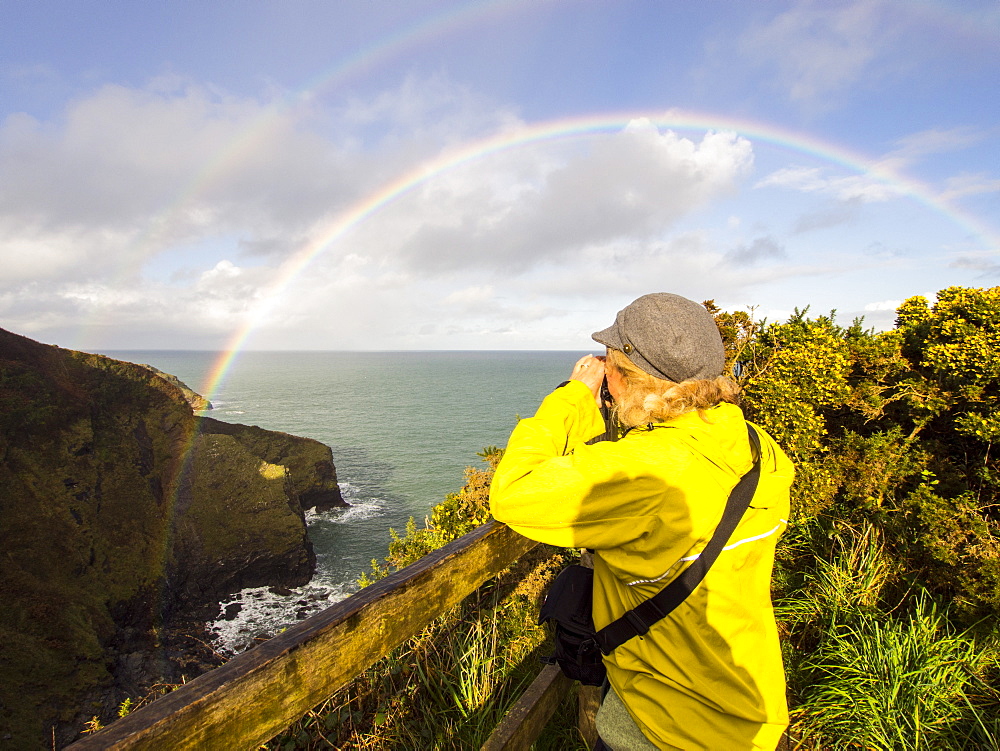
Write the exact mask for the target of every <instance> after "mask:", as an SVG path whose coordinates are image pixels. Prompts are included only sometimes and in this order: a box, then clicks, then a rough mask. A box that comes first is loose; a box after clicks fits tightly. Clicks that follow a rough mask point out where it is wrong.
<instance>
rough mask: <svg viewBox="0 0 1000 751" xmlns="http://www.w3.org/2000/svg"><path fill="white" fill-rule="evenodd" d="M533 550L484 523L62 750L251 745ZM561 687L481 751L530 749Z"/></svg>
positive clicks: (545, 681) (543, 680)
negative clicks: (486, 750)
mask: <svg viewBox="0 0 1000 751" xmlns="http://www.w3.org/2000/svg"><path fill="white" fill-rule="evenodd" d="M536 544H537V543H535V542H533V541H531V540H528V539H527V538H525V537H522V536H521V535H519V534H517V533H516V532H513V531H512V530H510V529H509V528H508V527H506V526H504V525H502V524H498V523H496V522H490V523H489V524H485V525H483V526H482V527H479V528H478V529H476V530H473V531H472V532H470V533H469V534H467V535H465V536H464V537H462V538H461V539H458V540H455V541H454V542H452V543H449V544H448V545H446V546H445V547H443V548H441V549H439V550H436V551H434V552H433V553H431V554H429V555H427V556H425V557H424V558H422V559H420V560H419V561H417V562H416V563H414V564H412V565H410V566H407V567H406V568H404V569H402V570H400V571H397V572H395V573H393V574H390V575H389V576H388V577H386V578H384V579H382V580H380V581H378V582H376V583H375V584H372V585H371V586H369V587H365V588H364V589H362V590H361V591H360V592H358V593H357V594H355V595H353V596H351V597H349V598H347V599H346V600H343V601H342V602H339V603H337V604H336V605H333V606H331V607H329V608H327V609H326V610H324V611H322V612H321V613H317V614H316V615H314V616H312V617H310V618H307V619H306V620H304V621H301V622H300V623H298V624H296V625H295V626H292V627H290V628H289V629H287V630H286V631H284V632H283V633H281V634H279V635H278V636H275V637H274V638H272V639H270V640H268V641H266V642H263V643H261V644H259V645H258V646H256V647H255V648H253V649H251V650H249V651H248V652H244V653H243V654H241V655H239V656H237V657H235V658H233V659H232V660H230V661H229V662H227V663H225V664H224V665H222V666H220V667H218V668H216V669H215V670H212V671H209V672H208V673H205V674H203V675H201V676H199V677H198V678H196V679H194V680H193V681H191V682H189V683H187V684H185V685H183V686H181V687H180V688H178V689H177V690H175V691H173V692H171V693H169V694H167V695H165V696H163V697H161V698H159V699H157V700H156V701H154V702H152V703H151V704H149V705H147V706H145V707H143V708H141V709H138V710H136V711H134V712H132V713H130V714H128V715H126V716H125V717H123V718H122V719H120V720H117V721H116V722H114V723H112V724H111V725H109V726H108V727H107V728H105V729H104V730H101V731H100V732H98V733H95V734H93V735H89V736H87V737H85V738H83V739H81V740H79V741H77V742H75V743H73V744H72V745H70V746H68V747H67V749H70V750H71V751H91V750H92V749H160V750H163V749H170V750H171V751H173V750H174V749H200V750H205V749H209V750H211V749H220V750H221V749H226V750H227V751H229V750H230V749H254V748H257V747H258V746H260V744H262V743H264V742H265V741H267V740H269V739H270V738H272V737H274V736H275V735H277V734H278V733H280V732H281V731H282V730H284V729H285V728H287V727H288V726H289V725H290V724H292V723H293V722H295V721H296V720H298V719H299V718H300V717H302V716H303V715H304V714H305V713H306V712H308V711H309V710H310V709H312V708H313V707H315V706H316V705H317V704H319V703H321V702H322V701H323V700H325V699H327V698H329V697H330V696H331V695H332V694H333V693H334V692H335V691H336V690H337V689H339V688H340V687H342V686H344V685H345V684H347V683H348V682H349V681H350V680H351V679H352V678H354V677H355V676H356V675H358V674H359V673H361V672H362V671H363V670H365V669H366V668H368V667H369V666H371V665H372V664H374V663H375V662H377V661H378V660H379V659H381V658H382V657H384V656H385V655H386V654H388V653H389V652H390V651H391V650H392V649H393V648H395V647H397V646H398V645H400V644H402V643H403V642H404V641H406V640H407V639H408V638H410V637H411V636H413V635H414V634H416V633H418V632H419V631H420V630H421V629H423V627H424V626H426V625H427V624H428V623H430V622H431V621H432V620H434V618H436V617H437V616H439V615H440V614H441V613H443V612H445V611H447V610H448V609H449V608H452V607H454V606H455V605H457V604H458V603H459V602H461V601H462V599H464V598H465V597H467V596H468V595H469V594H471V593H472V592H474V591H475V590H476V589H477V588H478V587H479V586H480V585H482V584H483V583H484V582H486V581H487V580H489V579H491V578H493V577H495V576H496V575H497V574H499V573H500V572H501V571H503V570H504V569H506V568H508V567H509V566H510V565H511V564H513V563H514V562H515V561H517V559H518V558H520V557H521V556H523V555H524V554H525V553H527V552H528V551H529V550H531V549H532V548H534V547H535V545H536ZM568 687H569V681H568V680H566V679H565V678H563V676H562V674H561V673H560V672H559V671H558V669H556V668H551V667H549V668H546V669H545V670H543V671H542V672H541V673H540V675H539V676H538V678H537V679H536V680H535V681H534V683H532V684H531V686H530V687H529V688H528V690H527V691H526V692H525V694H524V696H522V698H521V700H520V701H519V702H518V703H517V705H516V706H515V707H514V709H512V710H511V711H510V712H509V713H508V715H507V717H506V718H505V720H504V721H503V722H502V723H501V725H500V726H499V727H498V728H497V729H496V731H495V732H494V733H493V735H492V736H491V737H490V739H489V740H488V741H487V743H486V745H485V746H484V747H483V748H484V749H489V750H490V751H500V749H525V748H527V747H528V746H529V745H530V744H531V742H532V741H533V740H534V739H535V738H537V736H538V734H539V732H540V731H541V728H542V727H544V725H545V723H546V722H547V721H548V718H549V717H550V716H551V714H552V711H553V710H554V709H555V707H556V706H557V705H558V703H559V699H560V698H561V697H562V696H563V695H564V694H565V692H566V690H567V689H568ZM582 697H583V698H584V700H585V701H590V702H593V700H594V698H593V696H592V694H591V692H583V694H582ZM585 714H586V713H585ZM582 729H583V730H584V732H585V735H589V733H588V732H587V720H586V717H585V718H584V724H583V727H582Z"/></svg>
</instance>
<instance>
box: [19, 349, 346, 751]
mask: <svg viewBox="0 0 1000 751" xmlns="http://www.w3.org/2000/svg"><path fill="white" fill-rule="evenodd" d="M188 391H190V390H188ZM191 393H192V394H193V392H191ZM195 396H197V395H195ZM193 404H198V402H197V401H192V397H191V395H190V394H186V393H185V387H184V386H183V384H180V383H179V382H177V381H176V379H171V378H166V377H163V376H162V375H159V374H158V373H157V372H155V369H149V368H148V367H146V366H142V365H135V364H132V363H127V362H122V361H119V360H114V359H111V358H108V357H103V356H100V355H92V354H86V353H82V352H75V351H72V350H66V349H62V348H59V347H55V346H51V345H45V344H41V343H39V342H35V341H33V340H31V339H28V338H26V337H23V336H19V335H17V334H13V333H10V332H8V331H4V330H3V329H0V538H2V550H0V602H2V603H3V607H2V608H0V747H3V748H52V746H53V740H54V741H55V744H56V745H57V746H62V745H65V743H67V742H69V741H70V740H72V739H73V738H74V737H76V736H77V734H78V733H79V731H80V729H81V728H82V727H83V724H84V723H85V722H86V721H87V720H89V719H90V718H91V717H94V716H98V717H103V718H104V719H105V721H106V720H108V719H111V718H112V717H113V716H114V713H115V710H116V709H117V707H118V705H119V704H120V703H121V702H122V701H123V700H124V699H126V698H128V697H132V698H134V697H136V696H141V695H143V694H144V693H145V692H146V691H148V690H149V688H150V686H151V685H153V684H156V683H167V684H169V683H178V682H180V681H181V680H186V679H189V678H191V677H193V676H194V675H197V674H198V673H199V672H202V671H203V670H204V669H206V668H207V667H209V666H211V665H212V664H213V662H214V661H215V658H214V656H213V654H212V652H211V650H210V649H208V648H207V647H206V646H205V645H203V644H201V643H200V642H199V641H198V639H197V638H194V637H197V631H198V628H199V623H200V622H201V621H203V620H205V618H206V617H210V611H211V608H213V607H214V606H215V605H216V604H217V603H218V602H219V600H220V599H222V598H224V597H226V596H227V595H229V594H231V593H233V592H236V591H238V590H240V589H242V588H244V587H250V586H263V585H271V586H278V587H293V586H299V585H302V584H304V583H306V582H307V581H308V580H309V579H310V577H311V576H312V573H313V568H314V565H315V555H314V553H313V549H312V545H311V543H310V542H309V539H308V536H307V533H306V525H305V520H304V513H303V511H304V509H306V508H310V507H316V508H318V509H320V510H322V509H326V508H331V507H334V506H340V505H346V504H345V503H344V501H343V498H342V497H341V495H340V489H339V487H338V485H337V474H336V469H335V467H334V464H333V461H332V457H331V454H330V449H329V448H328V447H327V446H324V445H323V444H321V443H319V442H317V441H314V440H311V439H307V438H299V437H296V436H292V435H288V434H285V433H277V432H273V431H267V430H262V429H261V428H257V427H253V426H247V425H234V424H229V423H224V422H221V421H219V420H214V419H212V418H209V417H203V416H198V415H195V414H194V412H193V409H192V405H193ZM205 408H206V407H204V406H200V407H197V409H205Z"/></svg>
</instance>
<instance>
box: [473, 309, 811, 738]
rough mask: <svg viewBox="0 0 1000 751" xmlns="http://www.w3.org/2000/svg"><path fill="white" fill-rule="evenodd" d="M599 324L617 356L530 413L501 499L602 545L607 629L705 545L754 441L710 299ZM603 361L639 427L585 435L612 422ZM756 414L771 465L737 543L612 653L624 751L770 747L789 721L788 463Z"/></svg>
mask: <svg viewBox="0 0 1000 751" xmlns="http://www.w3.org/2000/svg"><path fill="white" fill-rule="evenodd" d="M593 338H594V339H595V340H596V341H597V342H599V343H601V344H604V345H606V347H607V356H606V358H601V357H594V356H591V355H586V356H585V357H583V358H581V359H580V360H579V361H578V362H577V363H576V366H575V367H574V368H573V372H572V375H571V376H570V380H568V381H566V382H565V383H563V384H562V385H561V386H560V387H559V388H557V389H556V390H555V391H554V392H552V393H551V394H550V395H549V396H547V397H546V398H545V400H544V401H543V402H542V404H541V406H540V407H539V408H538V412H537V413H536V414H535V416H534V417H532V418H529V419H525V420H521V421H520V422H519V423H518V425H517V427H516V428H515V430H514V432H513V433H512V435H511V437H510V441H509V443H508V445H507V450H506V453H505V454H504V457H503V459H502V460H501V462H500V464H499V466H498V467H497V470H496V474H495V476H494V478H493V484H492V486H491V489H490V504H491V508H492V511H493V515H494V517H495V518H496V519H498V520H499V521H502V522H505V523H506V524H508V525H510V526H511V527H512V528H513V529H515V530H517V531H518V532H520V533H521V534H523V535H525V536H526V537H530V538H531V539H534V540H539V541H541V542H547V543H550V544H553V545H561V546H565V547H575V548H590V549H592V550H594V551H595V552H594V606H593V607H594V623H595V626H596V627H597V628H598V629H600V628H602V627H603V626H605V625H606V624H608V623H610V622H611V621H613V620H615V619H617V618H619V617H620V616H621V615H622V614H623V613H625V611H627V610H630V609H631V608H633V607H635V606H636V605H638V604H639V603H640V602H642V601H644V600H646V599H647V598H649V597H652V596H653V595H654V594H656V593H657V592H658V591H660V589H661V588H663V587H664V586H665V585H666V584H668V583H669V582H670V581H671V580H673V579H674V578H675V577H676V576H677V575H678V574H679V573H680V572H681V571H683V570H684V568H685V566H686V565H687V564H688V563H689V562H690V561H691V560H692V559H693V558H696V557H697V556H698V554H699V552H700V551H701V549H702V548H704V546H705V544H706V543H707V542H708V540H709V539H710V538H711V537H712V533H713V531H714V530H715V527H716V525H717V524H718V523H719V520H720V519H721V517H722V512H723V509H724V508H725V505H726V501H727V499H728V496H729V493H730V491H731V490H732V489H733V487H734V486H735V485H736V483H737V482H738V481H739V479H740V477H741V476H742V475H743V474H744V473H746V472H747V471H748V470H749V469H750V468H751V466H752V465H753V456H752V452H751V448H750V444H749V441H748V437H747V426H746V422H745V421H744V418H743V413H742V412H741V411H740V409H739V407H737V406H736V404H735V402H736V397H737V392H738V387H737V385H736V384H735V383H734V382H733V381H732V380H731V379H729V378H728V377H726V376H723V375H722V371H723V368H724V366H725V352H724V349H723V345H722V339H721V337H720V335H719V331H718V328H717V327H716V325H715V321H714V320H713V318H712V316H711V315H710V314H709V313H708V311H706V310H705V308H704V307H702V306H701V305H698V304H697V303H695V302H692V301H691V300H687V299H685V298H683V297H679V296H677V295H671V294H666V293H657V294H652V295H645V296H643V297H640V298H639V299H638V300H636V301H635V302H633V303H632V304H631V305H629V306H628V307H626V308H625V309H624V310H622V311H621V312H619V314H618V316H617V318H616V320H615V323H614V324H613V325H612V326H611V327H609V328H607V329H605V330H604V331H599V332H597V333H595V334H594V335H593ZM605 376H606V377H607V385H608V390H609V391H610V393H611V396H612V398H613V399H614V415H615V416H616V418H617V420H618V422H619V424H620V425H622V426H623V427H624V428H626V429H627V432H626V433H625V435H624V436H622V438H621V439H620V440H618V441H616V442H609V441H602V442H598V443H594V444H588V443H587V441H588V440H589V439H591V438H593V437H595V436H597V435H599V434H600V433H602V432H604V430H605V426H604V422H603V420H602V418H601V414H600V411H599V409H598V399H599V392H600V389H601V384H602V382H603V381H604V379H605ZM756 430H757V433H758V435H759V437H760V443H761V457H760V459H761V471H760V480H759V483H758V486H757V491H756V493H755V495H754V497H753V500H752V501H751V502H750V508H748V509H747V511H746V513H745V514H744V515H743V517H742V519H741V520H740V524H739V526H738V527H737V529H736V531H735V532H734V533H733V535H732V537H731V538H730V540H729V542H728V543H727V545H726V548H725V549H724V550H723V552H722V553H721V554H720V555H719V557H718V559H717V560H716V561H715V564H714V565H713V566H712V568H711V569H710V570H709V571H708V574H707V575H706V577H705V579H704V580H703V581H702V582H701V584H700V585H699V586H698V587H697V589H695V591H694V592H693V593H692V594H691V595H689V596H688V598H687V599H686V600H685V601H684V602H683V603H681V605H680V606H679V607H678V608H677V609H676V610H674V611H673V612H672V613H670V614H669V615H668V616H667V617H666V618H664V619H662V620H660V621H659V622H657V623H656V624H655V625H654V626H653V627H652V628H651V629H650V630H649V632H648V633H647V634H646V635H645V636H643V637H637V638H633V639H631V640H629V641H627V642H626V643H625V644H623V645H622V646H620V647H619V648H618V649H616V650H615V651H614V652H612V653H611V654H610V655H608V656H606V657H605V658H604V663H605V665H606V667H607V670H608V680H609V682H610V690H609V691H608V693H607V695H606V697H605V699H604V703H603V704H602V706H601V710H600V712H599V713H598V717H597V725H598V731H599V733H600V735H601V738H602V739H603V741H604V743H605V744H607V745H606V747H610V748H611V749H613V750H614V751H627V750H629V749H678V748H679V749H712V750H713V751H719V750H724V751H732V750H733V749H773V748H775V746H776V745H777V743H778V741H779V739H780V737H781V735H782V732H783V730H784V728H785V726H786V725H787V722H788V716H787V708H786V703H785V681H784V671H783V669H782V663H781V651H780V648H779V645H778V632H777V627H776V625H775V621H774V614H773V611H772V608H771V599H770V579H771V568H772V565H773V562H774V547H775V543H776V542H777V539H778V536H779V535H780V534H781V532H782V531H783V529H784V525H785V523H786V519H787V517H788V489H789V486H790V485H791V481H792V476H793V468H792V465H791V462H789V460H788V459H787V458H786V457H785V455H784V453H783V452H782V451H781V449H780V448H779V447H778V445H777V444H776V443H775V442H774V441H773V440H772V439H771V438H770V437H769V436H767V434H766V433H764V431H763V430H761V429H760V428H757V429H756Z"/></svg>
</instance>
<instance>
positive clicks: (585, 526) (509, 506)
mask: <svg viewBox="0 0 1000 751" xmlns="http://www.w3.org/2000/svg"><path fill="white" fill-rule="evenodd" d="M603 431H604V421H603V420H602V418H601V413H600V411H599V410H598V409H597V405H596V403H595V401H594V397H593V395H592V394H591V393H590V389H588V388H587V387H586V386H585V385H584V384H583V383H581V382H579V381H570V382H569V383H568V384H566V385H565V386H563V387H561V388H558V389H556V390H555V391H554V392H552V393H551V394H549V396H547V397H546V398H545V400H544V401H543V402H542V404H541V406H540V407H539V408H538V411H537V412H536V413H535V416H534V417H531V418H527V419H524V420H521V421H520V422H519V423H518V424H517V427H516V428H515V429H514V432H513V433H512V434H511V437H510V440H509V442H508V444H507V450H506V452H505V453H504V457H503V459H502V460H501V461H500V464H499V465H498V466H497V469H496V473H495V474H494V476H493V482H492V485H491V487H490V509H491V511H492V512H493V516H494V518H495V519H497V520H498V521H501V522H504V523H506V524H507V525H509V526H510V527H512V528H513V529H515V530H516V531H518V532H519V533H521V534H523V535H524V536H525V537H529V538H531V539H533V540H539V541H540V542H547V543H550V544H553V545H561V546H564V547H589V548H598V549H600V548H607V547H613V546H617V545H621V544H623V543H626V542H628V541H629V540H630V539H635V537H636V536H639V535H642V534H644V533H645V532H647V531H648V529H647V527H648V525H650V524H652V523H654V522H653V519H652V518H651V517H650V516H648V515H647V514H644V512H647V511H648V508H644V504H643V503H642V498H643V497H644V496H645V497H647V498H649V499H654V498H660V497H662V494H663V482H662V480H660V479H658V478H656V477H653V476H647V475H644V473H642V472H641V471H640V472H636V471H629V470H628V469H627V468H623V462H622V461H621V457H620V456H619V453H620V448H619V444H617V443H608V442H601V443H597V444H594V445H587V444H586V441H587V440H589V439H590V438H592V437H594V436H595V435H598V434H600V433H602V432H603Z"/></svg>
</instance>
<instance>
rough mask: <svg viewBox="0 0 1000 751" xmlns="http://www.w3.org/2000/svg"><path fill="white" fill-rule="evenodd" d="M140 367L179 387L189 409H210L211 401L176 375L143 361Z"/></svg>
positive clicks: (197, 410) (199, 410)
mask: <svg viewBox="0 0 1000 751" xmlns="http://www.w3.org/2000/svg"><path fill="white" fill-rule="evenodd" d="M142 367H144V368H145V369H146V370H149V371H152V372H153V373H156V375H158V376H159V377H160V378H162V379H163V380H165V381H167V382H168V383H172V384H174V386H176V387H177V388H179V389H180V390H181V393H182V394H184V399H185V400H186V401H187V403H188V404H190V405H191V409H193V410H194V411H196V412H203V411H205V410H208V409H212V402H210V401H209V400H208V399H206V398H205V397H203V396H202V395H201V394H199V393H198V392H196V391H194V390H193V389H192V388H191V387H190V386H188V385H187V384H186V383H184V382H183V381H182V380H181V379H180V378H178V377H177V376H175V375H171V374H170V373H164V372H163V371H162V370H160V369H159V368H155V367H153V366H152V365H147V364H145V363H143V365H142Z"/></svg>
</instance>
